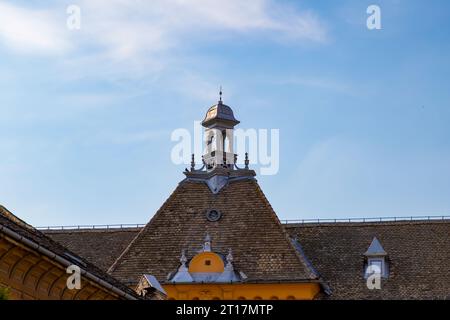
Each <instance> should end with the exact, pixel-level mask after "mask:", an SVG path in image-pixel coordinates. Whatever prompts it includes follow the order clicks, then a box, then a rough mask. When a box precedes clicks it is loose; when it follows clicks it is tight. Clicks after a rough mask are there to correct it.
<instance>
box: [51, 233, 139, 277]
mask: <svg viewBox="0 0 450 320" xmlns="http://www.w3.org/2000/svg"><path fill="white" fill-rule="evenodd" d="M141 229H142V228H114V229H69V230H42V232H43V233H45V234H46V235H48V236H49V237H50V238H52V239H53V240H55V241H57V242H59V243H61V244H62V245H63V246H65V247H66V248H68V249H70V250H72V251H74V252H76V253H78V254H79V255H80V256H81V257H83V258H85V259H86V260H88V261H90V262H92V263H94V264H95V265H96V266H97V267H99V268H100V269H102V270H104V271H107V270H108V269H109V267H111V265H112V264H113V263H114V261H115V260H116V259H117V258H118V257H119V255H120V254H121V253H122V252H123V251H124V250H125V248H126V247H127V246H128V244H129V243H130V242H131V241H132V240H133V239H134V237H135V236H136V235H137V234H138V233H139V231H140V230H141Z"/></svg>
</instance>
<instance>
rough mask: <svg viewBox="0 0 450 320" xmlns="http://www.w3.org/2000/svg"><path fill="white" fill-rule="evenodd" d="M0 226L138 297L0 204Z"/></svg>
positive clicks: (137, 297)
mask: <svg viewBox="0 0 450 320" xmlns="http://www.w3.org/2000/svg"><path fill="white" fill-rule="evenodd" d="M0 226H2V227H5V228H7V229H9V230H11V231H13V232H14V233H16V234H19V235H20V236H22V237H23V238H25V239H27V240H29V241H31V242H34V243H36V244H37V245H39V247H42V248H45V249H47V250H49V251H50V252H52V254H55V255H57V256H60V257H62V258H64V259H65V260H67V261H70V262H71V263H73V264H75V265H78V266H79V267H80V268H81V269H83V270H86V271H87V272H89V273H91V274H92V275H94V276H95V277H97V278H99V279H102V280H103V281H105V282H107V283H108V284H109V285H110V286H113V287H115V288H117V289H120V290H121V291H122V292H124V293H126V294H128V295H129V296H132V297H134V298H135V299H139V296H138V295H137V294H136V293H135V292H134V291H133V290H131V289H130V288H128V287H127V286H125V285H123V284H122V283H121V282H119V281H117V280H116V279H115V278H113V277H112V276H111V275H109V274H107V273H106V272H105V271H102V270H100V269H99V268H98V267H96V266H95V265H93V264H92V263H90V262H89V261H87V260H85V259H83V258H82V257H80V256H79V255H77V254H76V253H74V252H72V251H70V250H69V249H67V248H65V247H64V246H63V245H61V244H60V243H58V242H56V241H54V240H52V239H51V238H50V237H48V236H46V235H45V234H43V233H42V232H40V231H39V230H36V229H35V228H33V227H32V226H30V225H28V224H27V223H25V222H24V221H22V220H21V219H19V218H18V217H16V216H15V215H14V214H12V213H11V212H10V211H8V210H7V209H6V208H4V207H3V206H0ZM101 252H102V251H101V250H99V251H98V253H99V254H101Z"/></svg>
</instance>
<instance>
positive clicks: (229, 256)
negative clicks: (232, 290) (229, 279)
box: [227, 249, 233, 268]
mask: <svg viewBox="0 0 450 320" xmlns="http://www.w3.org/2000/svg"><path fill="white" fill-rule="evenodd" d="M232 266H233V254H232V252H231V249H228V254H227V267H228V268H231V267H232Z"/></svg>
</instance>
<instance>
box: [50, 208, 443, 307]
mask: <svg viewBox="0 0 450 320" xmlns="http://www.w3.org/2000/svg"><path fill="white" fill-rule="evenodd" d="M189 208H190V206H189V204H186V210H188V209H189ZM175 221H176V222H177V221H179V218H177V220H175ZM284 227H285V229H286V231H287V232H288V233H289V234H290V235H291V236H292V237H296V238H297V239H298V241H299V244H300V245H301V247H302V251H303V252H304V253H305V256H306V257H307V258H308V260H309V261H310V262H311V265H312V267H314V269H315V270H316V271H317V272H319V273H320V275H321V276H322V278H323V279H324V280H325V282H327V283H328V284H329V287H330V289H331V290H332V294H331V296H329V297H326V296H325V295H324V296H322V297H323V298H331V299H408V298H410V299H427V298H430V299H438V298H448V299H450V266H449V265H448V262H449V261H450V238H449V237H450V221H411V222H406V221H402V222H365V223H331V224H324V223H319V224H316V223H307V224H288V225H284ZM157 230H161V229H160V227H158V229H157ZM64 232H66V231H60V233H59V236H60V237H63V235H64ZM103 232H104V233H108V232H111V236H112V235H113V234H115V235H116V236H117V235H118V234H119V231H112V230H109V231H108V230H104V231H103ZM121 232H124V233H127V232H128V233H130V238H132V237H133V236H134V235H136V234H137V233H138V232H139V228H135V229H133V230H129V231H127V229H123V230H122V231H121ZM131 234H133V236H131ZM86 235H89V238H90V240H89V241H91V243H95V241H98V244H99V245H101V244H102V243H103V239H102V237H100V236H98V235H100V233H99V232H93V233H88V232H82V233H81V234H80V237H82V238H83V237H85V236H86ZM71 236H73V235H70V234H69V237H71ZM97 236H98V237H97ZM104 236H106V235H104ZM374 237H376V238H377V239H378V240H379V241H380V243H381V244H382V246H383V249H384V251H386V253H387V258H386V259H387V261H388V263H389V269H390V270H389V278H388V279H387V280H383V282H382V290H380V291H378V290H374V291H370V290H368V289H367V288H366V286H365V279H364V278H363V271H364V258H365V257H364V253H365V252H366V251H367V249H368V248H369V246H370V244H371V242H372V240H373V238H374ZM119 238H120V239H121V240H120V241H123V242H121V243H120V241H117V239H116V240H114V241H116V242H114V243H116V244H117V243H120V246H122V247H126V246H127V245H128V244H129V242H128V241H127V240H126V237H120V236H119ZM198 238H199V239H198V243H199V244H201V243H202V237H201V236H199V237H198ZM95 239H97V240H95ZM81 242H82V241H80V243H81ZM196 244H197V243H196ZM215 245H217V243H215V241H214V238H213V248H214V247H215ZM172 247H174V246H170V245H169V246H168V248H169V249H167V247H163V248H162V250H169V252H173V251H175V252H173V253H171V255H172V256H174V258H171V260H176V261H175V266H176V263H177V262H178V260H177V259H178V258H179V254H180V250H179V249H177V247H176V246H175V249H173V248H172ZM194 247H195V245H194ZM79 249H80V250H81V251H77V250H75V249H74V251H75V252H77V253H79V254H80V255H82V256H83V252H84V251H85V250H87V249H88V246H80V247H79ZM97 254H98V256H99V259H105V257H102V256H104V255H107V254H106V253H103V252H102V251H100V252H97ZM108 259H109V258H108ZM111 260H112V257H111ZM169 265H170V267H171V269H168V271H167V272H169V271H171V270H173V264H172V263H169ZM161 273H163V272H162V271H161Z"/></svg>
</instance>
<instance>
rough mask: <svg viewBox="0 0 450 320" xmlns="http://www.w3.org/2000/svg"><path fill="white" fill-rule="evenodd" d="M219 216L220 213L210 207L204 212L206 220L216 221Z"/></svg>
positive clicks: (220, 215)
mask: <svg viewBox="0 0 450 320" xmlns="http://www.w3.org/2000/svg"><path fill="white" fill-rule="evenodd" d="M221 217H222V214H221V213H220V211H219V210H216V209H211V210H208V211H207V212H206V219H208V221H211V222H214V221H218V220H219V219H220V218H221Z"/></svg>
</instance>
